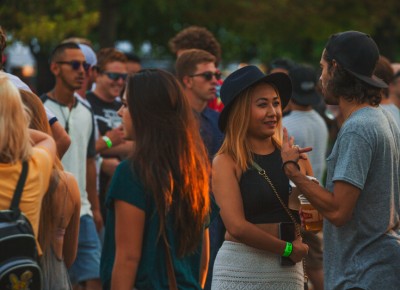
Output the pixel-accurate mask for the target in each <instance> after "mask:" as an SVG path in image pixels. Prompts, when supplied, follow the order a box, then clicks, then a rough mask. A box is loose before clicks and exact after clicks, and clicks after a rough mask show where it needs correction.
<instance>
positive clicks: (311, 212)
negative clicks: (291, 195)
mask: <svg viewBox="0 0 400 290" xmlns="http://www.w3.org/2000/svg"><path fill="white" fill-rule="evenodd" d="M299 201H300V209H301V215H302V217H303V226H304V229H305V230H306V231H309V232H319V231H320V230H322V223H323V218H322V215H321V214H320V213H319V212H318V210H316V209H315V208H314V206H313V205H312V204H311V203H310V202H309V201H308V199H307V198H306V197H305V196H304V195H303V194H301V195H299Z"/></svg>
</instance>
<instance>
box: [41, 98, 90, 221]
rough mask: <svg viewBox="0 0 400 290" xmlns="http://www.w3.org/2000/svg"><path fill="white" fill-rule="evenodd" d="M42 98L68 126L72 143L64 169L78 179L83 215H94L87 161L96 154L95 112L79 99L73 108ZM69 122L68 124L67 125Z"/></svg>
mask: <svg viewBox="0 0 400 290" xmlns="http://www.w3.org/2000/svg"><path fill="white" fill-rule="evenodd" d="M41 99H42V101H43V103H44V104H45V105H46V106H48V107H49V108H50V109H51V111H52V112H54V114H55V115H56V116H57V118H58V121H59V122H60V124H61V125H62V126H63V127H64V128H68V130H67V131H68V132H67V133H68V135H69V137H70V138H71V145H70V146H69V148H68V150H67V152H66V153H65V154H64V156H63V158H62V160H61V161H62V164H63V166H64V169H65V170H66V171H69V172H71V173H72V174H73V175H74V177H75V178H76V180H77V181H78V186H79V191H80V194H81V216H83V215H85V214H89V215H92V211H91V209H90V207H91V205H90V202H89V200H88V194H87V191H86V161H87V159H88V158H94V157H95V155H96V148H95V139H94V131H95V130H94V126H93V122H94V119H93V113H92V111H91V110H90V109H89V108H88V107H87V106H85V105H84V104H83V103H82V102H81V101H80V100H79V99H76V102H75V105H74V107H72V109H71V110H69V109H68V107H67V106H64V105H62V104H60V103H58V102H57V101H55V100H53V99H50V98H49V97H48V96H47V95H42V96H41ZM67 123H68V126H66V125H67Z"/></svg>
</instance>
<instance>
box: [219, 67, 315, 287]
mask: <svg viewBox="0 0 400 290" xmlns="http://www.w3.org/2000/svg"><path fill="white" fill-rule="evenodd" d="M291 92H292V86H291V81H290V79H289V77H288V76H287V75H286V74H283V73H275V74H270V75H265V74H263V73H262V72H261V71H260V70H259V69H258V68H257V67H255V66H247V67H243V68H241V69H239V70H237V71H235V72H233V73H232V74H231V75H230V76H228V78H227V79H226V80H225V82H224V84H223V85H222V88H221V99H222V102H223V103H224V105H225V107H224V109H223V111H222V112H221V115H220V119H219V127H220V129H221V131H223V132H224V133H225V139H224V142H223V144H222V147H221V149H220V150H219V152H218V153H217V156H216V157H215V159H214V161H213V176H212V187H213V192H214V195H215V198H216V201H217V203H218V205H219V206H220V213H221V217H222V220H223V222H224V224H225V226H226V230H227V231H226V235H225V242H224V244H223V245H222V247H221V249H220V250H219V252H218V255H217V258H216V260H215V264H214V272H213V281H212V289H218V290H220V289H274V290H276V289H285V290H287V289H303V287H304V284H303V283H304V280H303V267H302V263H301V261H302V259H303V258H304V257H305V256H306V255H307V252H308V246H307V245H305V244H303V243H302V240H301V237H300V236H297V237H296V235H295V233H298V229H296V230H295V226H294V225H295V224H298V223H297V219H298V214H296V213H293V212H291V211H290V210H288V209H287V205H288V199H289V180H288V178H287V177H286V175H285V173H284V172H283V170H282V165H283V164H282V158H281V153H280V148H281V136H282V133H281V129H282V122H281V119H282V109H283V108H284V107H285V106H286V105H287V103H288V101H289V99H290V96H291ZM301 150H302V152H306V150H307V149H301ZM267 179H268V180H269V181H268V180H267ZM280 230H281V234H282V236H280V235H279V232H280ZM285 234H286V235H287V236H286V237H284V235H285ZM290 236H292V239H291V237H290ZM281 257H284V259H281ZM285 258H286V259H285ZM284 265H286V266H284Z"/></svg>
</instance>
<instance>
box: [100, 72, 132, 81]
mask: <svg viewBox="0 0 400 290" xmlns="http://www.w3.org/2000/svg"><path fill="white" fill-rule="evenodd" d="M102 74H105V75H106V76H107V77H108V78H109V79H110V80H113V81H118V80H119V79H120V78H121V79H122V80H123V81H124V80H126V78H127V76H128V74H121V73H115V72H106V71H105V72H102Z"/></svg>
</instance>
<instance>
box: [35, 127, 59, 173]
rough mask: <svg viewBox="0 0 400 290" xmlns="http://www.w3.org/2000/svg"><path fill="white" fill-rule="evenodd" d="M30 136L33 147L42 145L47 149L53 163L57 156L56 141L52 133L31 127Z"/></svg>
mask: <svg viewBox="0 0 400 290" xmlns="http://www.w3.org/2000/svg"><path fill="white" fill-rule="evenodd" d="M29 137H30V138H31V142H32V145H33V147H37V146H40V147H43V148H45V149H46V151H47V152H48V153H49V155H50V160H51V164H52V165H53V164H54V159H55V158H56V143H55V142H54V139H53V138H52V137H51V136H50V135H47V134H45V133H43V132H40V131H37V130H33V129H29Z"/></svg>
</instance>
